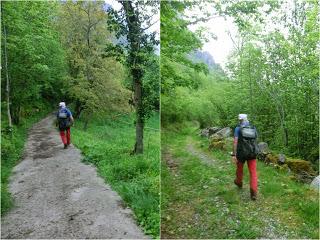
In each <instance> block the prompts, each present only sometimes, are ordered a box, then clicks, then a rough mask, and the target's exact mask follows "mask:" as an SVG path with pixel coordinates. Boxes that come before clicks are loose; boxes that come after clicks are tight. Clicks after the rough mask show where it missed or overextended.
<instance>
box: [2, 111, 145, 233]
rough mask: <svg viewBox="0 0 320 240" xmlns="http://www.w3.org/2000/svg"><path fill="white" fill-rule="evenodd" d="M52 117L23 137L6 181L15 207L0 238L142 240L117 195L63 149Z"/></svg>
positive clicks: (73, 151) (76, 154) (70, 151)
mask: <svg viewBox="0 0 320 240" xmlns="http://www.w3.org/2000/svg"><path fill="white" fill-rule="evenodd" d="M53 121H54V116H49V117H47V118H45V119H43V120H42V121H40V122H39V123H37V124H35V125H34V126H33V128H32V129H31V130H30V132H29V137H28V140H27V142H26V145H25V152H24V155H23V159H22V161H21V163H20V164H18V165H17V166H16V167H15V168H14V170H13V174H12V176H11V182H10V185H9V188H10V192H11V193H12V196H13V198H14V201H15V208H14V209H13V210H11V211H10V212H9V213H8V214H7V215H6V216H4V217H3V218H2V222H1V228H2V229H1V230H2V231H1V238H29V239H30V238H56V239H57V238H65V239H66V238H68V239H70V238H96V239H101V238H104V239H106V238H117V239H119V238H126V239H142V238H147V236H145V235H144V234H143V232H142V231H141V229H140V228H139V227H138V226H137V225H136V223H135V221H134V219H133V218H132V213H131V210H130V209H128V208H126V209H124V208H123V207H122V204H121V198H120V197H119V195H118V194H117V193H116V192H114V191H112V190H111V188H110V186H109V185H106V184H105V183H104V181H103V179H102V178H100V177H99V176H97V173H96V169H95V168H93V167H92V166H89V165H85V164H83V163H81V162H80V159H81V154H80V151H79V150H78V149H77V148H75V147H74V146H72V145H71V146H70V148H68V149H63V145H62V143H61V140H60V136H59V134H58V132H57V131H56V130H55V127H54V126H53Z"/></svg>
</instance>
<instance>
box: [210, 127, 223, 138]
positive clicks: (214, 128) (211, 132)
mask: <svg viewBox="0 0 320 240" xmlns="http://www.w3.org/2000/svg"><path fill="white" fill-rule="evenodd" d="M208 130H209V137H210V136H212V135H213V134H215V133H216V132H218V131H220V130H221V128H220V127H210V128H208Z"/></svg>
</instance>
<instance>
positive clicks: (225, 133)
mask: <svg viewBox="0 0 320 240" xmlns="http://www.w3.org/2000/svg"><path fill="white" fill-rule="evenodd" d="M231 132H232V130H231V128H229V127H226V128H222V129H221V130H219V131H218V132H216V133H215V134H213V135H212V137H214V136H219V137H222V138H227V137H231Z"/></svg>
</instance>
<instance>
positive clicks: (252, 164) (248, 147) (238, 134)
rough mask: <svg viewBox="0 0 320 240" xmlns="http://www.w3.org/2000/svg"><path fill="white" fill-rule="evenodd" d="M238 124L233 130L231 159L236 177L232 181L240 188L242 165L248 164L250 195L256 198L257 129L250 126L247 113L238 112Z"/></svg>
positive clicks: (253, 198)
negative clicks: (235, 167) (234, 165)
mask: <svg viewBox="0 0 320 240" xmlns="http://www.w3.org/2000/svg"><path fill="white" fill-rule="evenodd" d="M238 119H239V125H238V126H237V127H236V128H235V131H234V143H233V153H232V159H233V161H234V163H235V164H236V166H237V170H236V179H235V180H234V183H235V184H236V185H237V186H238V187H239V188H242V179H243V165H244V164H245V162H247V164H248V168H249V174H250V196H251V199H252V200H256V199H257V192H258V177H257V170H256V168H257V163H256V162H257V161H256V156H257V154H258V147H257V141H256V139H257V137H258V134H257V130H256V128H255V127H254V126H252V125H251V124H250V123H249V121H248V118H247V114H239V116H238Z"/></svg>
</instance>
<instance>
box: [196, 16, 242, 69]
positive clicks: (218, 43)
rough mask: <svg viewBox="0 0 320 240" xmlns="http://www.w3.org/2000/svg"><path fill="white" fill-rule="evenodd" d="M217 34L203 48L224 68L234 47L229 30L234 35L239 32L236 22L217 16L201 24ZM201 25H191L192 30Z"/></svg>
mask: <svg viewBox="0 0 320 240" xmlns="http://www.w3.org/2000/svg"><path fill="white" fill-rule="evenodd" d="M201 26H205V27H207V28H208V30H209V31H210V32H212V33H214V34H215V35H216V36H217V39H216V40H215V39H210V40H209V42H208V43H205V44H204V45H203V48H202V50H203V51H207V52H209V53H210V54H211V55H212V56H213V58H214V61H215V62H216V63H219V64H220V65H221V66H222V67H223V68H224V67H225V64H226V62H227V57H228V55H229V54H230V52H231V51H232V49H233V43H232V40H231V38H230V36H229V35H228V32H230V33H231V34H232V36H233V37H234V36H235V35H236V34H237V29H236V26H235V24H234V23H233V22H232V20H231V19H230V18H228V19H227V20H225V19H224V18H223V17H217V18H214V19H211V20H210V21H208V22H206V23H203V24H201ZM198 27H199V25H196V26H194V25H193V26H190V30H192V31H194V30H195V29H196V28H198Z"/></svg>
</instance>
